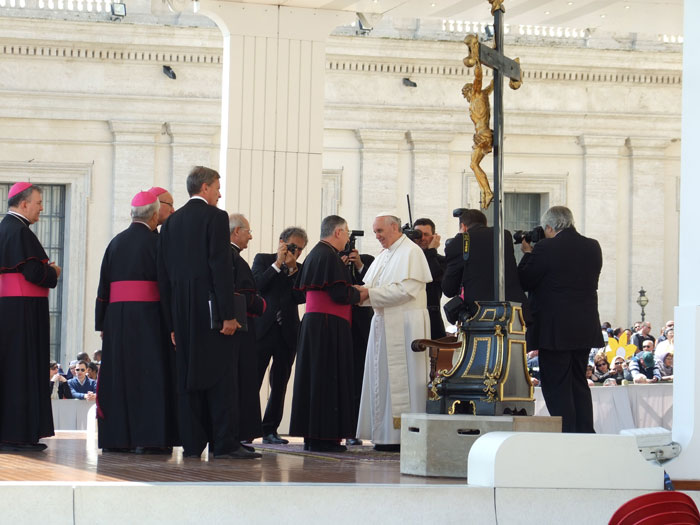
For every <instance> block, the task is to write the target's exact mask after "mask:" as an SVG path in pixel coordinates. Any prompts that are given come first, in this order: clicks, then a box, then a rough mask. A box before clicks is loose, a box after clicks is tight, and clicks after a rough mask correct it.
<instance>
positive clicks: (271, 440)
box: [263, 432, 289, 445]
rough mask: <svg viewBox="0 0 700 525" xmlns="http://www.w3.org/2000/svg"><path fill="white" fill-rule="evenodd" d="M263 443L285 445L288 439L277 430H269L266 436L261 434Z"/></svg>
mask: <svg viewBox="0 0 700 525" xmlns="http://www.w3.org/2000/svg"><path fill="white" fill-rule="evenodd" d="M263 443H267V444H268V445H286V444H287V443H289V440H288V439H284V438H283V437H282V436H280V435H279V434H278V433H277V432H270V433H269V434H267V435H266V436H263Z"/></svg>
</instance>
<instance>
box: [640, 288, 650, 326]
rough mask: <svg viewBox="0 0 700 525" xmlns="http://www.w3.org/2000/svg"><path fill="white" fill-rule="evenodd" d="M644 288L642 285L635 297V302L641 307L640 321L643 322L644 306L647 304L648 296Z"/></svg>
mask: <svg viewBox="0 0 700 525" xmlns="http://www.w3.org/2000/svg"><path fill="white" fill-rule="evenodd" d="M646 293H647V292H646V290H645V289H644V287H643V286H642V288H641V290H639V297H637V304H638V305H639V306H640V307H641V308H642V322H644V307H645V306H646V305H648V304H649V298H648V297H647V296H646Z"/></svg>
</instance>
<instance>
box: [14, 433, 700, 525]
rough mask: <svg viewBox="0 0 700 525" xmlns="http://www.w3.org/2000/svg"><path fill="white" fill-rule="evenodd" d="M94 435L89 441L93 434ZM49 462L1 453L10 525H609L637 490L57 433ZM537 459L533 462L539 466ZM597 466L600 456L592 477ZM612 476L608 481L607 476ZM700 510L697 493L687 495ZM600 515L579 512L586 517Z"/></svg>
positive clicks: (345, 457) (391, 456)
mask: <svg viewBox="0 0 700 525" xmlns="http://www.w3.org/2000/svg"><path fill="white" fill-rule="evenodd" d="M88 436H90V437H88ZM43 441H44V442H45V443H47V445H48V449H47V450H46V451H44V452H41V453H21V454H20V453H17V454H10V453H3V454H0V508H1V509H2V522H3V523H12V524H13V525H15V524H21V523H51V524H52V525H61V524H64V523H65V524H86V525H87V524H90V525H98V524H112V523H115V524H116V523H119V524H124V523H168V524H173V523H246V524H247V523H279V524H293V523H304V524H313V523H328V522H329V521H331V522H333V524H334V525H340V524H345V523H353V524H358V523H379V522H381V523H382V524H383V525H384V524H387V523H401V524H403V525H406V524H409V523H410V524H413V523H434V522H435V521H436V520H439V521H444V520H447V521H448V522H453V521H459V522H461V523H474V524H479V525H481V524H485V525H490V524H496V523H498V524H500V525H503V524H520V523H530V522H537V523H538V524H547V523H561V522H562V517H563V516H566V521H567V522H568V523H567V525H573V524H577V523H581V524H584V523H585V524H594V523H606V522H607V519H608V518H609V517H610V516H611V515H612V513H613V512H614V511H615V510H616V509H617V508H618V507H619V505H620V504H622V503H623V502H624V501H627V500H629V499H631V498H632V497H634V496H637V495H639V494H641V492H640V491H629V490H619V491H610V490H606V491H602V490H566V489H558V490H544V489H539V490H537V489H528V488H526V487H523V488H513V489H493V488H488V487H474V486H469V485H467V484H466V483H465V481H464V480H458V479H451V478H424V477H414V476H406V475H402V474H401V473H400V471H399V454H395V453H378V452H374V451H373V450H372V448H371V447H370V446H367V445H365V446H362V447H350V450H349V452H347V453H344V454H320V453H311V452H304V451H303V450H302V445H301V443H300V442H299V441H298V440H297V441H296V442H293V443H291V444H290V445H286V446H285V445H261V444H256V445H255V446H256V448H258V450H260V451H261V452H262V453H263V458H262V459H259V460H238V461H235V460H215V459H208V458H207V457H206V455H203V456H202V458H200V459H192V458H186V459H185V458H182V449H180V448H176V449H175V451H174V453H173V455H172V456H137V455H134V454H117V453H107V454H103V453H102V452H101V451H100V450H99V449H98V448H97V447H96V441H95V439H94V437H93V435H92V434H88V433H87V432H58V433H57V435H56V436H55V437H53V438H50V439H46V440H43ZM533 461H536V458H533ZM596 465H599V464H598V463H597V462H596V459H595V458H592V459H591V468H596ZM601 475H604V473H601ZM689 494H691V495H692V496H693V497H694V499H695V500H696V502H698V503H700V494H699V493H697V492H689ZM584 508H585V509H589V511H590V510H592V509H595V511H596V512H595V513H594V514H591V513H590V512H585V513H582V512H581V511H582V510H583V509H584Z"/></svg>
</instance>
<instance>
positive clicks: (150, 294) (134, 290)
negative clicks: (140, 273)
mask: <svg viewBox="0 0 700 525" xmlns="http://www.w3.org/2000/svg"><path fill="white" fill-rule="evenodd" d="M158 301H160V292H159V291H158V282H157V281H114V282H113V283H111V284H110V285H109V302H110V303H126V302H158Z"/></svg>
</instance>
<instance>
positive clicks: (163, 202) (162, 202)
mask: <svg viewBox="0 0 700 525" xmlns="http://www.w3.org/2000/svg"><path fill="white" fill-rule="evenodd" d="M160 203H161V204H167V205H168V206H170V207H171V208H174V207H175V206H173V204H174V203H173V202H166V201H160Z"/></svg>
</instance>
